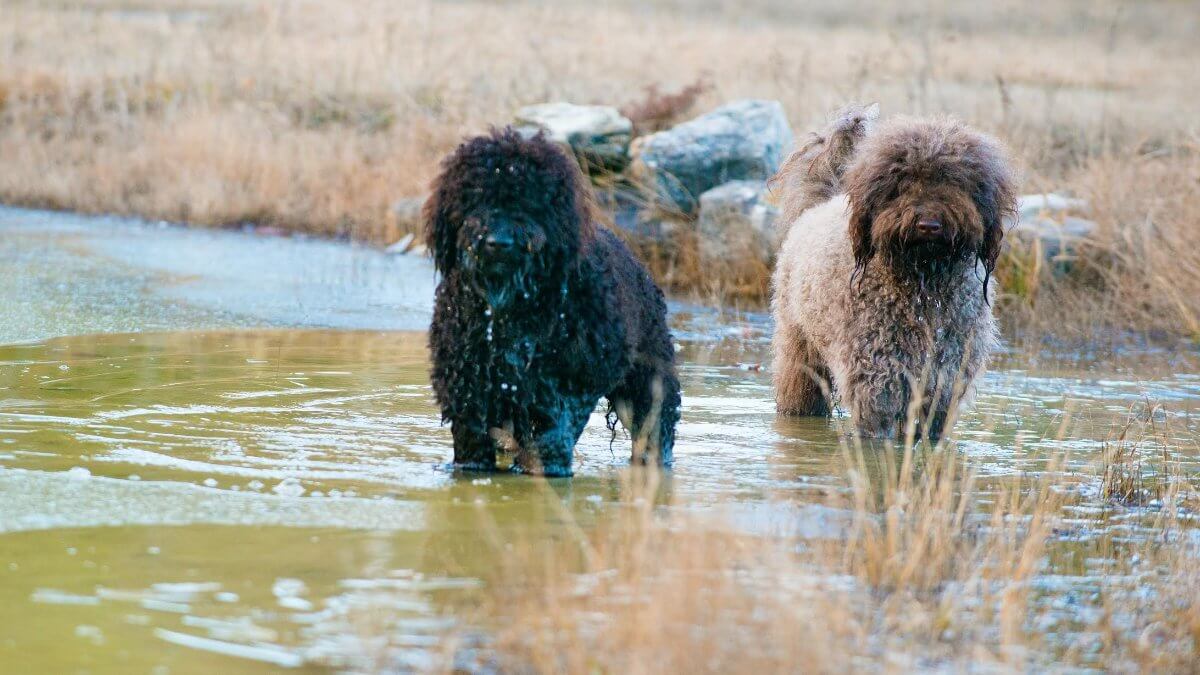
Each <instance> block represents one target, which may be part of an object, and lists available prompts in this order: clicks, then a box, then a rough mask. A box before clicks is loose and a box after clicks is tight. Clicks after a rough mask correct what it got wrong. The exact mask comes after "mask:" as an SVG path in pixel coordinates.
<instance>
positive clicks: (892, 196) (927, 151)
mask: <svg viewBox="0 0 1200 675" xmlns="http://www.w3.org/2000/svg"><path fill="white" fill-rule="evenodd" d="M776 184H777V185H778V186H779V188H780V190H781V191H782V193H783V194H782V200H783V203H784V206H785V212H786V211H790V213H787V214H786V215H789V216H791V217H792V218H794V221H792V222H790V223H789V225H790V230H789V232H788V233H787V235H786V239H785V241H784V243H783V245H782V248H781V250H780V253H779V260H778V263H777V267H776V270H775V276H774V283H773V286H774V288H773V297H772V309H773V313H774V317H775V336H774V351H775V363H774V374H775V375H774V377H775V388H776V403H777V408H778V410H779V412H780V413H784V414H792V415H823V414H828V412H829V410H830V405H829V404H830V401H831V399H832V398H833V397H836V399H838V400H840V402H841V404H842V405H843V406H845V407H846V408H847V409H848V410H849V412H850V415H851V417H852V419H853V421H854V423H855V424H856V425H857V427H858V428H859V430H860V431H861V432H862V433H864V434H866V435H871V436H891V435H894V434H895V433H896V432H898V431H902V430H903V429H904V424H905V423H906V421H907V420H908V419H910V418H911V419H916V421H917V422H918V425H919V430H920V431H921V432H922V433H927V434H929V435H930V436H933V437H937V436H939V435H940V434H941V433H942V431H943V429H944V427H945V425H946V422H947V421H948V419H950V418H951V413H952V412H953V411H954V410H955V407H956V406H957V405H958V403H959V402H961V401H962V400H964V398H966V397H969V395H970V394H971V393H972V392H973V383H974V381H975V380H976V378H978V377H979V375H980V373H981V372H982V371H983V369H984V366H985V365H986V362H987V359H988V355H989V354H990V353H991V351H992V349H993V348H994V347H995V346H996V343H997V331H996V325H995V320H994V319H993V317H992V311H991V303H990V297H991V296H990V289H989V288H988V282H989V280H990V278H991V274H992V271H993V270H994V269H995V265H996V258H997V257H998V256H999V254H1000V244H1001V240H1002V238H1003V235H1004V233H1003V222H1004V220H1005V218H1006V217H1008V216H1009V215H1010V214H1011V213H1012V212H1013V211H1014V208H1015V196H1014V193H1013V189H1014V188H1013V177H1012V174H1011V171H1010V169H1009V163H1008V160H1007V158H1006V156H1005V153H1004V151H1003V150H1002V148H1001V146H1000V145H999V143H997V142H996V141H995V140H993V139H992V138H990V137H988V136H986V135H984V134H981V133H979V132H977V131H974V130H972V129H970V128H968V127H966V126H965V125H963V124H961V123H959V122H956V121H953V120H950V119H942V118H938V119H913V118H896V119H893V120H891V121H888V122H885V123H882V124H881V125H879V126H878V127H876V125H875V124H874V113H873V110H871V109H868V108H849V109H847V110H846V111H843V113H842V114H841V115H840V116H839V117H838V118H837V119H836V120H835V122H834V123H833V124H832V125H831V126H830V127H829V129H827V130H826V132H825V133H824V134H817V135H815V136H813V137H812V138H811V139H810V141H809V142H808V145H807V146H806V147H805V148H803V149H801V151H799V152H797V153H796V154H795V155H793V156H792V157H791V158H790V159H789V160H788V162H787V163H785V165H784V167H783V168H782V169H781V171H780V174H779V175H778V176H777V177H776ZM821 199H825V201H823V202H821V201H820V200H821ZM818 202H819V203H818ZM789 205H791V206H790V208H789Z"/></svg>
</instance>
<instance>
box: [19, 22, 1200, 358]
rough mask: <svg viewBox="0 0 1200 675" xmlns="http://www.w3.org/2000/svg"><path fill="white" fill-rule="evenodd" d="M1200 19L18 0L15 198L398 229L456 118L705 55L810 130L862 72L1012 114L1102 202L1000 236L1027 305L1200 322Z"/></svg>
mask: <svg viewBox="0 0 1200 675" xmlns="http://www.w3.org/2000/svg"><path fill="white" fill-rule="evenodd" d="M1197 32H1200V17H1198V15H1197V13H1196V12H1195V11H1194V8H1192V7H1190V6H1189V5H1188V3H1180V2H1169V1H1166V0H1163V1H1159V2H1145V3H1137V4H1126V3H1118V2H1115V1H1111V2H1110V1H1106V2H1099V3H1085V2H1076V1H1072V0H1056V1H1054V2H1032V1H1030V0H1014V1H1011V2H1003V3H995V4H992V5H989V8H987V9H980V8H975V7H965V6H960V5H958V4H955V3H948V2H946V3H940V2H939V3H933V4H932V5H930V6H929V7H928V9H927V11H923V12H918V11H914V10H910V9H904V8H902V7H901V6H893V4H892V3H886V2H882V1H881V0H858V1H856V2H851V3H834V2H824V1H822V0H809V1H806V2H801V3H790V2H783V1H782V0H756V1H755V2H751V3H726V2H720V1H717V0H699V1H697V2H681V1H672V0H657V1H656V2H654V3H650V5H649V6H646V4H645V3H634V2H615V3H605V5H604V6H603V7H596V6H591V3H582V2H560V3H553V4H550V5H545V4H537V3H525V2H504V3H483V2H479V3H475V2H461V3H460V2H455V3H432V2H424V1H414V2H404V3H392V2H382V1H374V0H361V1H354V2H330V1H311V2H306V1H296V2H287V3H275V2H258V3H247V2H233V1H230V0H158V1H156V2H144V1H141V0H98V1H96V2H88V3H82V2H74V1H70V0H49V1H44V2H41V1H39V2H33V1H24V0H0V168H2V170H0V201H4V202H7V203H15V204H24V205H35V206H43V207H50V208H61V209H71V210H78V211H85V212H116V213H124V214H132V215H140V216H145V217H149V218H162V219H168V220H179V221H187V222H192V223H198V224H204V225H213V226H226V225H234V224H240V223H246V222H252V223H258V224H264V225H271V226H275V227H279V228H283V229H287V230H296V231H303V232H309V233H314V234H318V235H324V236H344V237H351V238H354V239H359V240H364V241H370V242H373V243H377V244H386V243H388V242H391V241H394V240H396V239H397V238H399V237H400V236H401V235H402V234H403V231H402V230H403V229H404V227H406V225H404V224H401V223H398V222H397V221H396V220H395V217H394V215H393V214H392V213H391V212H390V209H389V206H390V204H391V203H393V202H394V201H395V200H396V199H397V198H399V197H403V196H410V195H420V194H422V193H423V191H424V189H425V187H426V185H427V183H428V181H429V179H430V177H431V175H432V173H433V171H434V169H435V166H436V162H437V160H438V159H439V158H440V157H441V156H442V155H443V153H445V152H446V151H447V150H448V149H450V148H451V147H453V146H454V144H455V143H456V142H457V141H458V140H459V139H460V138H461V137H462V136H463V135H464V134H467V133H471V132H475V131H478V130H480V129H483V128H485V127H486V126H488V125H489V124H493V123H498V122H504V121H506V120H507V119H508V118H509V117H510V115H511V114H512V112H513V111H514V110H515V109H516V108H517V107H518V106H520V105H524V104H528V103H534V102H539V101H544V100H557V99H565V100H571V101H576V102H584V103H593V102H595V103H609V104H615V105H625V104H629V103H633V102H637V101H639V100H641V99H642V97H643V89H644V87H646V86H649V85H659V86H660V87H661V89H662V90H663V91H665V92H671V91H675V90H678V89H679V88H681V87H684V86H685V85H687V84H688V83H691V82H694V81H696V80H697V78H701V77H703V78H704V79H705V80H706V81H707V82H708V83H710V84H711V87H710V88H709V89H708V90H707V91H705V92H704V93H703V94H702V95H701V97H700V99H699V100H698V101H697V102H696V106H695V110H696V111H700V110H703V109H705V108H708V107H712V106H714V105H716V104H718V103H720V102H723V101H725V100H728V99H731V98H736V97H744V96H754V97H765V98H776V99H779V100H780V101H782V102H783V104H784V106H785V108H786V109H787V111H788V113H789V115H790V117H791V121H792V124H793V126H794V127H795V128H796V130H797V131H803V130H805V129H808V128H812V127H814V126H816V125H818V124H819V123H820V122H821V121H822V119H823V116H824V115H825V113H826V112H827V111H828V110H830V109H831V108H834V107H836V106H838V105H840V104H842V103H843V102H845V101H846V100H851V99H858V100H878V101H880V102H881V104H882V106H883V109H884V111H885V112H909V113H925V112H941V111H946V112H952V113H955V114H957V115H960V116H962V117H963V118H965V119H967V120H970V121H971V122H973V123H975V124H977V125H979V126H981V127H984V128H986V129H988V130H990V131H993V132H995V133H996V134H998V135H1000V136H1001V137H1003V138H1004V139H1006V140H1007V141H1008V142H1009V143H1010V144H1011V145H1012V146H1013V148H1014V151H1015V154H1016V156H1017V158H1018V159H1019V161H1020V163H1021V166H1022V169H1023V173H1024V180H1023V190H1024V191H1027V192H1037V191H1041V190H1066V191H1071V192H1074V193H1076V194H1077V195H1079V196H1082V197H1085V198H1087V199H1089V200H1090V201H1091V202H1092V204H1093V206H1094V208H1093V211H1092V213H1091V216H1090V217H1092V218H1094V219H1095V220H1097V221H1098V222H1099V224H1100V226H1101V230H1100V233H1099V236H1098V238H1097V240H1096V242H1095V243H1094V245H1092V246H1090V247H1088V248H1087V249H1086V250H1084V251H1083V252H1082V257H1083V258H1084V259H1083V260H1082V261H1081V263H1080V264H1078V265H1076V266H1075V271H1074V272H1073V273H1072V274H1071V275H1070V276H1069V278H1067V279H1053V278H1052V277H1051V275H1050V274H1049V272H1048V271H1046V270H1040V269H1031V260H1030V258H1029V257H1028V256H1023V255H1022V254H1021V252H1020V251H1017V252H1016V253H1015V254H1014V255H1012V256H1010V257H1009V258H1008V259H1007V260H1006V261H1005V263H1004V265H1005V267H1004V268H1003V269H1002V273H1001V279H1002V280H1004V281H1005V284H1006V285H1005V288H1006V291H1007V293H1008V295H1007V297H1006V298H1005V299H1004V300H1003V302H1002V307H1003V309H1004V311H1005V314H1006V316H1007V317H1009V319H1010V320H1011V322H1012V323H1013V325H1014V326H1015V327H1016V328H1017V329H1025V328H1030V329H1037V328H1042V327H1051V326H1052V327H1053V328H1055V330H1056V332H1059V333H1062V332H1069V331H1074V332H1075V333H1078V334H1079V335H1087V334H1089V333H1090V332H1091V331H1093V330H1094V329H1095V328H1096V327H1097V325H1099V324H1107V325H1109V326H1116V327H1119V328H1133V329H1136V330H1140V331H1165V332H1170V333H1191V334H1195V333H1197V332H1198V330H1200V300H1197V298H1200V226H1198V224H1200V158H1198V154H1200V153H1198V152H1197V151H1198V148H1197V144H1198V143H1200V140H1198V137H1197V135H1196V134H1197V127H1196V122H1195V120H1196V119H1197V118H1198V113H1200V100H1198V99H1197V98H1196V97H1195V95H1194V92H1195V91H1196V90H1197V88H1198V86H1200V72H1198V71H1197V69H1196V68H1195V63H1196V62H1197V59H1198V57H1200V45H1198V44H1197V43H1196V41H1195V39H1194V36H1195V35H1196V34H1197ZM656 262H657V265H656V267H657V271H658V273H659V276H660V278H661V279H662V280H663V281H664V282H665V283H667V284H669V285H671V286H673V287H674V288H675V289H676V290H679V291H683V292H695V293H697V294H700V295H703V296H706V297H717V298H721V297H730V296H739V297H748V298H749V299H750V300H752V301H753V300H754V299H755V298H756V297H758V298H761V296H762V294H763V293H764V292H765V290H766V286H765V274H766V270H765V269H763V268H761V266H759V267H755V266H749V268H747V267H746V266H739V265H731V270H729V271H727V273H725V274H722V275H716V280H715V281H714V280H713V279H714V275H713V274H711V270H707V271H705V272H706V273H704V274H702V273H701V270H700V269H699V266H698V265H697V264H696V263H695V261H693V260H691V259H690V258H689V254H688V252H687V251H686V250H684V251H682V252H671V253H670V254H669V255H666V256H664V257H662V258H660V259H658V260H657V261H656Z"/></svg>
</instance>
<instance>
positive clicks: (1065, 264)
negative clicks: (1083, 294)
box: [1012, 192, 1098, 273]
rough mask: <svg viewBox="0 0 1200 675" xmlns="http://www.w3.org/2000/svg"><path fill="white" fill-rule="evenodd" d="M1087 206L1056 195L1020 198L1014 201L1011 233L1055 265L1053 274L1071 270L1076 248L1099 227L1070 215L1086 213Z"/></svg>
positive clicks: (1036, 195)
mask: <svg viewBox="0 0 1200 675" xmlns="http://www.w3.org/2000/svg"><path fill="white" fill-rule="evenodd" d="M1087 210H1088V203H1087V202H1086V201H1084V200H1082V199H1076V198H1073V197H1067V196H1064V195H1060V194H1057V193H1053V192H1050V193H1046V194H1033V195H1022V196H1020V197H1018V198H1017V225H1016V227H1014V228H1013V230H1012V232H1013V235H1014V237H1015V238H1016V239H1018V240H1020V241H1022V242H1023V243H1025V245H1027V246H1037V247H1038V249H1039V250H1040V251H1041V254H1042V258H1043V259H1044V260H1045V261H1046V262H1048V263H1054V264H1055V265H1054V269H1055V271H1056V272H1059V273H1065V272H1067V271H1069V269H1070V261H1071V260H1073V259H1074V258H1075V257H1076V255H1077V253H1078V249H1079V246H1080V245H1081V244H1082V243H1084V242H1085V241H1086V240H1088V239H1090V238H1091V237H1092V236H1093V235H1094V234H1095V232H1096V228H1097V227H1098V226H1097V225H1096V223H1095V222H1094V221H1091V220H1086V219H1084V218H1079V217H1076V216H1073V215H1069V214H1070V213H1071V212H1076V213H1086V212H1087Z"/></svg>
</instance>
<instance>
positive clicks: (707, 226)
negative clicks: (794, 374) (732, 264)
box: [696, 180, 779, 263]
mask: <svg viewBox="0 0 1200 675" xmlns="http://www.w3.org/2000/svg"><path fill="white" fill-rule="evenodd" d="M767 197H768V192H767V184H766V182H764V181H761V180H736V181H730V182H728V183H725V184H723V185H719V186H717V187H715V188H713V189H711V190H706V191H705V192H704V193H703V194H701V195H700V217H699V218H698V219H697V221H696V234H697V246H698V247H699V253H700V258H701V260H711V261H717V260H726V259H729V258H730V257H734V256H752V257H754V258H757V259H758V260H761V261H762V262H764V263H767V262H769V261H770V259H771V255H772V249H773V248H774V241H775V222H776V220H777V219H778V217H779V209H778V208H776V207H775V205H773V204H771V203H770V202H768V200H767Z"/></svg>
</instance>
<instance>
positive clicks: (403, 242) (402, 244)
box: [384, 232, 416, 254]
mask: <svg viewBox="0 0 1200 675" xmlns="http://www.w3.org/2000/svg"><path fill="white" fill-rule="evenodd" d="M415 238H416V235H415V234H413V233H412V232H409V233H408V234H406V235H404V236H403V237H400V240H399V241H397V242H396V243H394V244H392V245H391V246H388V247H387V248H385V249H384V250H385V251H387V252H388V253H391V254H402V253H408V250H409V249H410V248H412V245H413V239H415Z"/></svg>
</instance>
